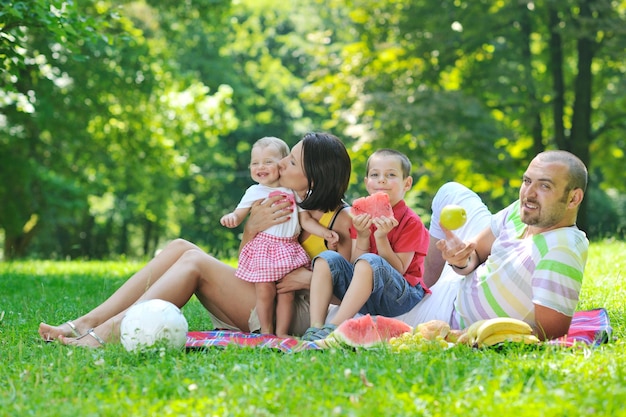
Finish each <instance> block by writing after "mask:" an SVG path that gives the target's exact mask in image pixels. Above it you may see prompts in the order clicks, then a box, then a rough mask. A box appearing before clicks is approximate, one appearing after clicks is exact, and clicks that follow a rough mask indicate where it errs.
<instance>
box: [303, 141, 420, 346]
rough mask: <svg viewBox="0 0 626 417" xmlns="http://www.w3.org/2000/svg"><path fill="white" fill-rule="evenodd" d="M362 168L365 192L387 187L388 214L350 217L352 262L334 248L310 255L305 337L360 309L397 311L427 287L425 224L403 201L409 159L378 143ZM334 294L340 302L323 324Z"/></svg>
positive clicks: (389, 313) (316, 334)
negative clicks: (308, 321)
mask: <svg viewBox="0 0 626 417" xmlns="http://www.w3.org/2000/svg"><path fill="white" fill-rule="evenodd" d="M366 170H367V176H366V177H365V187H366V189H367V192H368V193H369V194H370V195H372V194H374V193H376V192H380V191H382V192H384V193H386V194H387V195H388V196H389V201H390V203H391V206H392V208H393V217H385V216H381V217H377V218H372V217H371V215H369V214H359V215H357V216H355V217H354V218H353V226H352V228H351V230H350V235H351V237H352V262H351V263H350V262H348V261H346V260H345V259H344V258H343V257H341V256H339V255H338V254H337V253H336V252H333V251H325V252H322V253H321V254H320V255H318V256H317V257H315V258H314V259H313V276H312V278H311V295H310V297H311V307H310V311H311V327H310V328H309V329H308V330H307V331H306V333H305V334H304V336H303V337H302V338H303V339H304V340H319V339H324V338H325V337H326V336H328V334H329V333H330V332H332V331H333V330H334V329H335V328H336V326H338V325H339V324H341V323H342V322H343V321H344V320H347V319H349V318H351V317H353V316H354V315H355V314H356V313H359V312H360V313H363V314H366V313H369V314H373V315H384V316H390V317H392V316H397V315H400V314H402V313H405V312H407V311H409V310H410V309H411V308H413V306H415V305H416V304H417V303H418V302H420V301H421V300H422V298H423V297H424V294H425V293H427V292H429V290H428V288H427V287H426V285H425V284H424V281H423V273H424V258H425V256H426V252H427V250H428V242H429V236H428V230H427V229H426V227H425V226H424V224H423V223H422V221H421V219H420V217H419V216H418V215H417V214H416V213H415V212H413V210H411V209H410V208H409V207H408V206H407V205H406V203H405V201H404V196H405V194H406V192H407V191H408V190H410V189H411V186H412V185H413V178H412V177H411V162H410V160H409V159H408V158H407V157H406V155H404V154H402V153H400V152H398V151H395V150H392V149H380V150H378V151H376V152H374V153H373V154H372V155H371V156H370V157H369V159H368V161H367V168H366ZM333 296H334V297H336V298H338V299H340V300H341V304H340V306H339V309H338V310H337V314H336V315H335V316H334V317H333V318H332V320H331V321H330V322H329V323H328V324H326V325H324V322H325V319H326V314H327V311H328V306H329V305H330V303H331V300H332V298H333Z"/></svg>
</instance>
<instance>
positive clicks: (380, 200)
mask: <svg viewBox="0 0 626 417" xmlns="http://www.w3.org/2000/svg"><path fill="white" fill-rule="evenodd" d="M350 213H351V214H352V215H353V216H358V215H359V214H364V213H367V214H369V215H370V216H372V218H376V217H382V216H385V217H393V209H392V208H391V204H390V203H389V196H388V195H387V194H386V193H384V192H382V191H379V192H377V193H374V194H372V195H369V196H367V197H361V198H357V199H356V200H354V201H353V202H352V209H351V210H350Z"/></svg>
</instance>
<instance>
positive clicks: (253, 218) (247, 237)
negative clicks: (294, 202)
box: [239, 196, 292, 251]
mask: <svg viewBox="0 0 626 417" xmlns="http://www.w3.org/2000/svg"><path fill="white" fill-rule="evenodd" d="M281 200H283V201H281ZM279 201H280V202H279ZM291 213H292V207H291V203H290V202H289V201H286V200H284V197H283V196H274V197H270V198H267V199H264V200H258V201H255V202H254V204H252V207H251V208H250V215H249V216H248V220H247V221H246V224H245V226H244V228H243V236H242V237H241V243H240V245H239V251H241V248H243V247H244V245H245V244H246V243H248V242H249V241H251V240H252V239H254V237H255V236H256V235H257V234H258V233H259V232H262V231H263V230H265V229H269V228H270V227H271V226H275V225H277V224H281V223H285V222H286V221H288V220H289V216H290V215H291Z"/></svg>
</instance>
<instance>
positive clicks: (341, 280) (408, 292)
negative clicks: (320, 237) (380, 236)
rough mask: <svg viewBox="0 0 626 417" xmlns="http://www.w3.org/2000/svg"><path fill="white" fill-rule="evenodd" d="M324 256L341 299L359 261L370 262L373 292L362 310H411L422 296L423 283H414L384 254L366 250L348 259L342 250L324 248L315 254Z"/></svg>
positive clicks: (383, 313)
mask: <svg viewBox="0 0 626 417" xmlns="http://www.w3.org/2000/svg"><path fill="white" fill-rule="evenodd" d="M317 258H323V259H324V260H325V261H326V262H327V263H328V266H329V268H330V273H331V277H332V281H333V294H334V295H335V296H336V297H338V298H339V299H340V300H342V299H343V297H344V296H345V294H346V291H348V286H350V283H351V282H352V276H353V275H354V265H356V263H357V262H367V263H369V264H370V266H371V268H372V271H373V272H374V276H373V278H374V283H373V284H374V285H373V289H372V294H371V295H370V298H369V299H368V300H367V302H366V303H365V305H364V306H363V307H362V308H361V310H360V311H359V312H360V313H361V314H368V313H369V314H372V315H381V316H387V317H394V316H398V315H400V314H403V313H406V312H407V311H409V310H411V309H412V308H413V307H414V306H415V305H416V304H417V303H419V302H420V301H421V300H422V298H424V288H422V286H421V285H419V284H418V285H416V286H415V287H413V286H411V284H409V283H408V281H407V280H406V279H405V278H404V277H403V276H402V274H401V273H400V272H398V271H397V270H396V269H395V268H394V267H392V266H391V265H390V264H389V262H387V261H386V260H384V259H383V258H382V257H381V256H379V255H375V254H373V253H366V254H363V255H361V256H359V257H358V258H357V259H356V261H354V263H350V262H348V261H347V260H346V259H345V258H344V257H343V256H341V255H340V254H339V253H337V252H335V251H331V250H327V251H324V252H322V253H320V254H319V255H318V256H316V257H315V258H313V263H314V262H315V261H316V260H317Z"/></svg>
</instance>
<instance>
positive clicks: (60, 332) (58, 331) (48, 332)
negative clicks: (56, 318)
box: [39, 321, 81, 342]
mask: <svg viewBox="0 0 626 417" xmlns="http://www.w3.org/2000/svg"><path fill="white" fill-rule="evenodd" d="M39 335H40V336H41V338H42V339H43V340H45V341H46V342H51V341H53V340H55V339H58V338H59V337H60V336H67V337H78V336H80V335H81V333H80V332H79V331H78V328H77V327H76V326H75V325H74V323H72V322H71V321H68V322H65V323H63V324H60V325H58V326H51V325H49V324H46V323H43V322H41V323H39Z"/></svg>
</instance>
